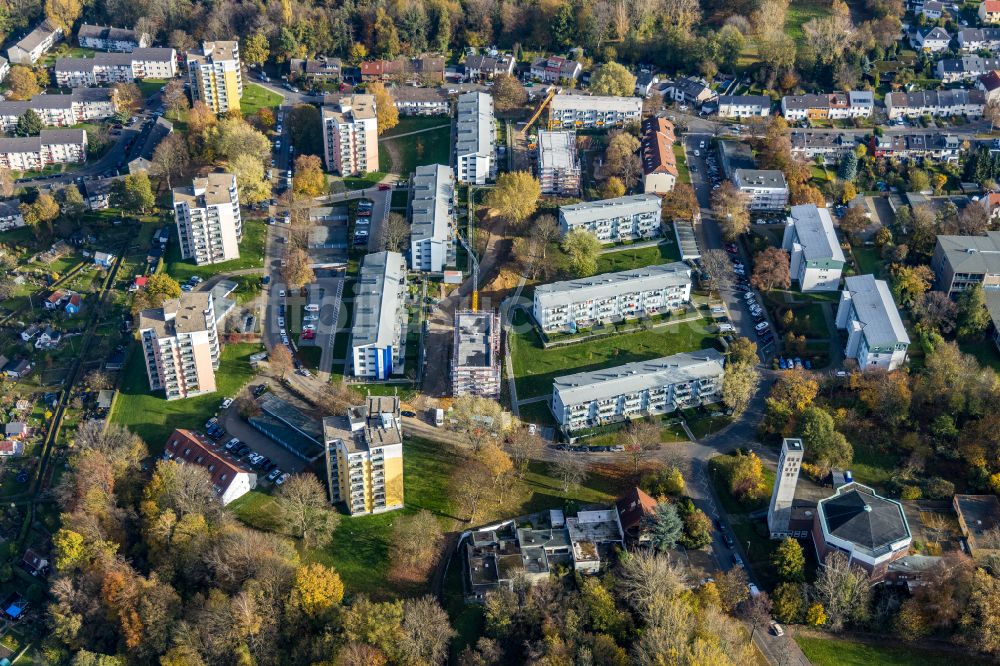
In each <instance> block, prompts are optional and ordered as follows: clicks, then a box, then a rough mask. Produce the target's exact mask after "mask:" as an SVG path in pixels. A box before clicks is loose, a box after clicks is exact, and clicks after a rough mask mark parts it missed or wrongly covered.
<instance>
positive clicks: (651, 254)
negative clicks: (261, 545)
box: [597, 238, 681, 274]
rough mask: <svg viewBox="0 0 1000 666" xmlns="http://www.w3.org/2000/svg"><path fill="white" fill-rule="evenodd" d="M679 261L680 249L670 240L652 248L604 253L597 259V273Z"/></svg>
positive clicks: (624, 249) (625, 249)
mask: <svg viewBox="0 0 1000 666" xmlns="http://www.w3.org/2000/svg"><path fill="white" fill-rule="evenodd" d="M680 260H681V253H680V248H678V247H677V241H676V240H674V239H672V238H671V239H667V240H664V241H663V242H662V243H660V244H659V245H656V246H653V247H640V248H632V249H627V248H622V249H621V250H615V251H614V252H605V253H604V254H602V255H601V256H599V257H598V258H597V273H598V274H601V273H614V272H615V271H627V270H630V269H633V268H642V267H643V266H652V265H654V264H666V263H669V262H671V261H680Z"/></svg>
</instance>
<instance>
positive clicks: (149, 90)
mask: <svg viewBox="0 0 1000 666" xmlns="http://www.w3.org/2000/svg"><path fill="white" fill-rule="evenodd" d="M136 83H137V84H138V85H139V90H141V91H142V96H143V97H152V96H153V95H155V94H156V93H158V92H159V91H160V90H162V89H163V86H165V85H167V80H166V79H143V80H142V81H137V82H136Z"/></svg>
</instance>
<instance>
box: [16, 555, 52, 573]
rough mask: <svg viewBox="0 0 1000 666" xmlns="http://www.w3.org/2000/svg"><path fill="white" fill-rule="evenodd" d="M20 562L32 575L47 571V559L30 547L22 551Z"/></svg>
mask: <svg viewBox="0 0 1000 666" xmlns="http://www.w3.org/2000/svg"><path fill="white" fill-rule="evenodd" d="M21 562H23V563H24V566H25V567H26V568H27V569H28V573H30V574H31V575H32V576H39V575H45V574H47V573H48V572H49V561H48V560H47V559H46V558H45V557H43V556H42V555H41V554H40V553H38V552H36V551H35V550H33V549H31V548H29V549H27V550H26V551H24V557H22V558H21Z"/></svg>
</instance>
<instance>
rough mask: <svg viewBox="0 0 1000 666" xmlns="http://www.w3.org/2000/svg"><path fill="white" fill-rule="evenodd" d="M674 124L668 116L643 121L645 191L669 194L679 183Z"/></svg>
mask: <svg viewBox="0 0 1000 666" xmlns="http://www.w3.org/2000/svg"><path fill="white" fill-rule="evenodd" d="M676 140H677V137H676V136H675V135H674V124H673V123H672V122H670V121H669V120H667V119H666V118H660V117H658V116H650V117H649V118H646V119H645V120H644V121H642V142H641V144H640V148H639V156H640V157H641V158H642V191H643V192H645V193H646V194H666V193H667V192H671V191H673V189H674V185H675V184H676V183H677V175H678V172H677V158H676V156H675V155H674V142H675V141H676Z"/></svg>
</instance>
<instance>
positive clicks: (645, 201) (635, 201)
mask: <svg viewBox="0 0 1000 666" xmlns="http://www.w3.org/2000/svg"><path fill="white" fill-rule="evenodd" d="M539 134H541V133H539ZM654 209H655V210H659V209H660V197H658V196H656V195H655V194H631V195H628V196H624V197H617V198H615V199H601V200H600V201H583V202H581V203H576V204H570V205H569V206H560V207H559V214H560V215H561V216H562V217H563V218H564V219H565V220H566V223H567V224H570V225H574V224H584V223H587V222H593V221H595V220H604V219H608V218H612V217H627V216H630V215H637V214H639V213H648V212H650V211H652V210H654Z"/></svg>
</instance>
